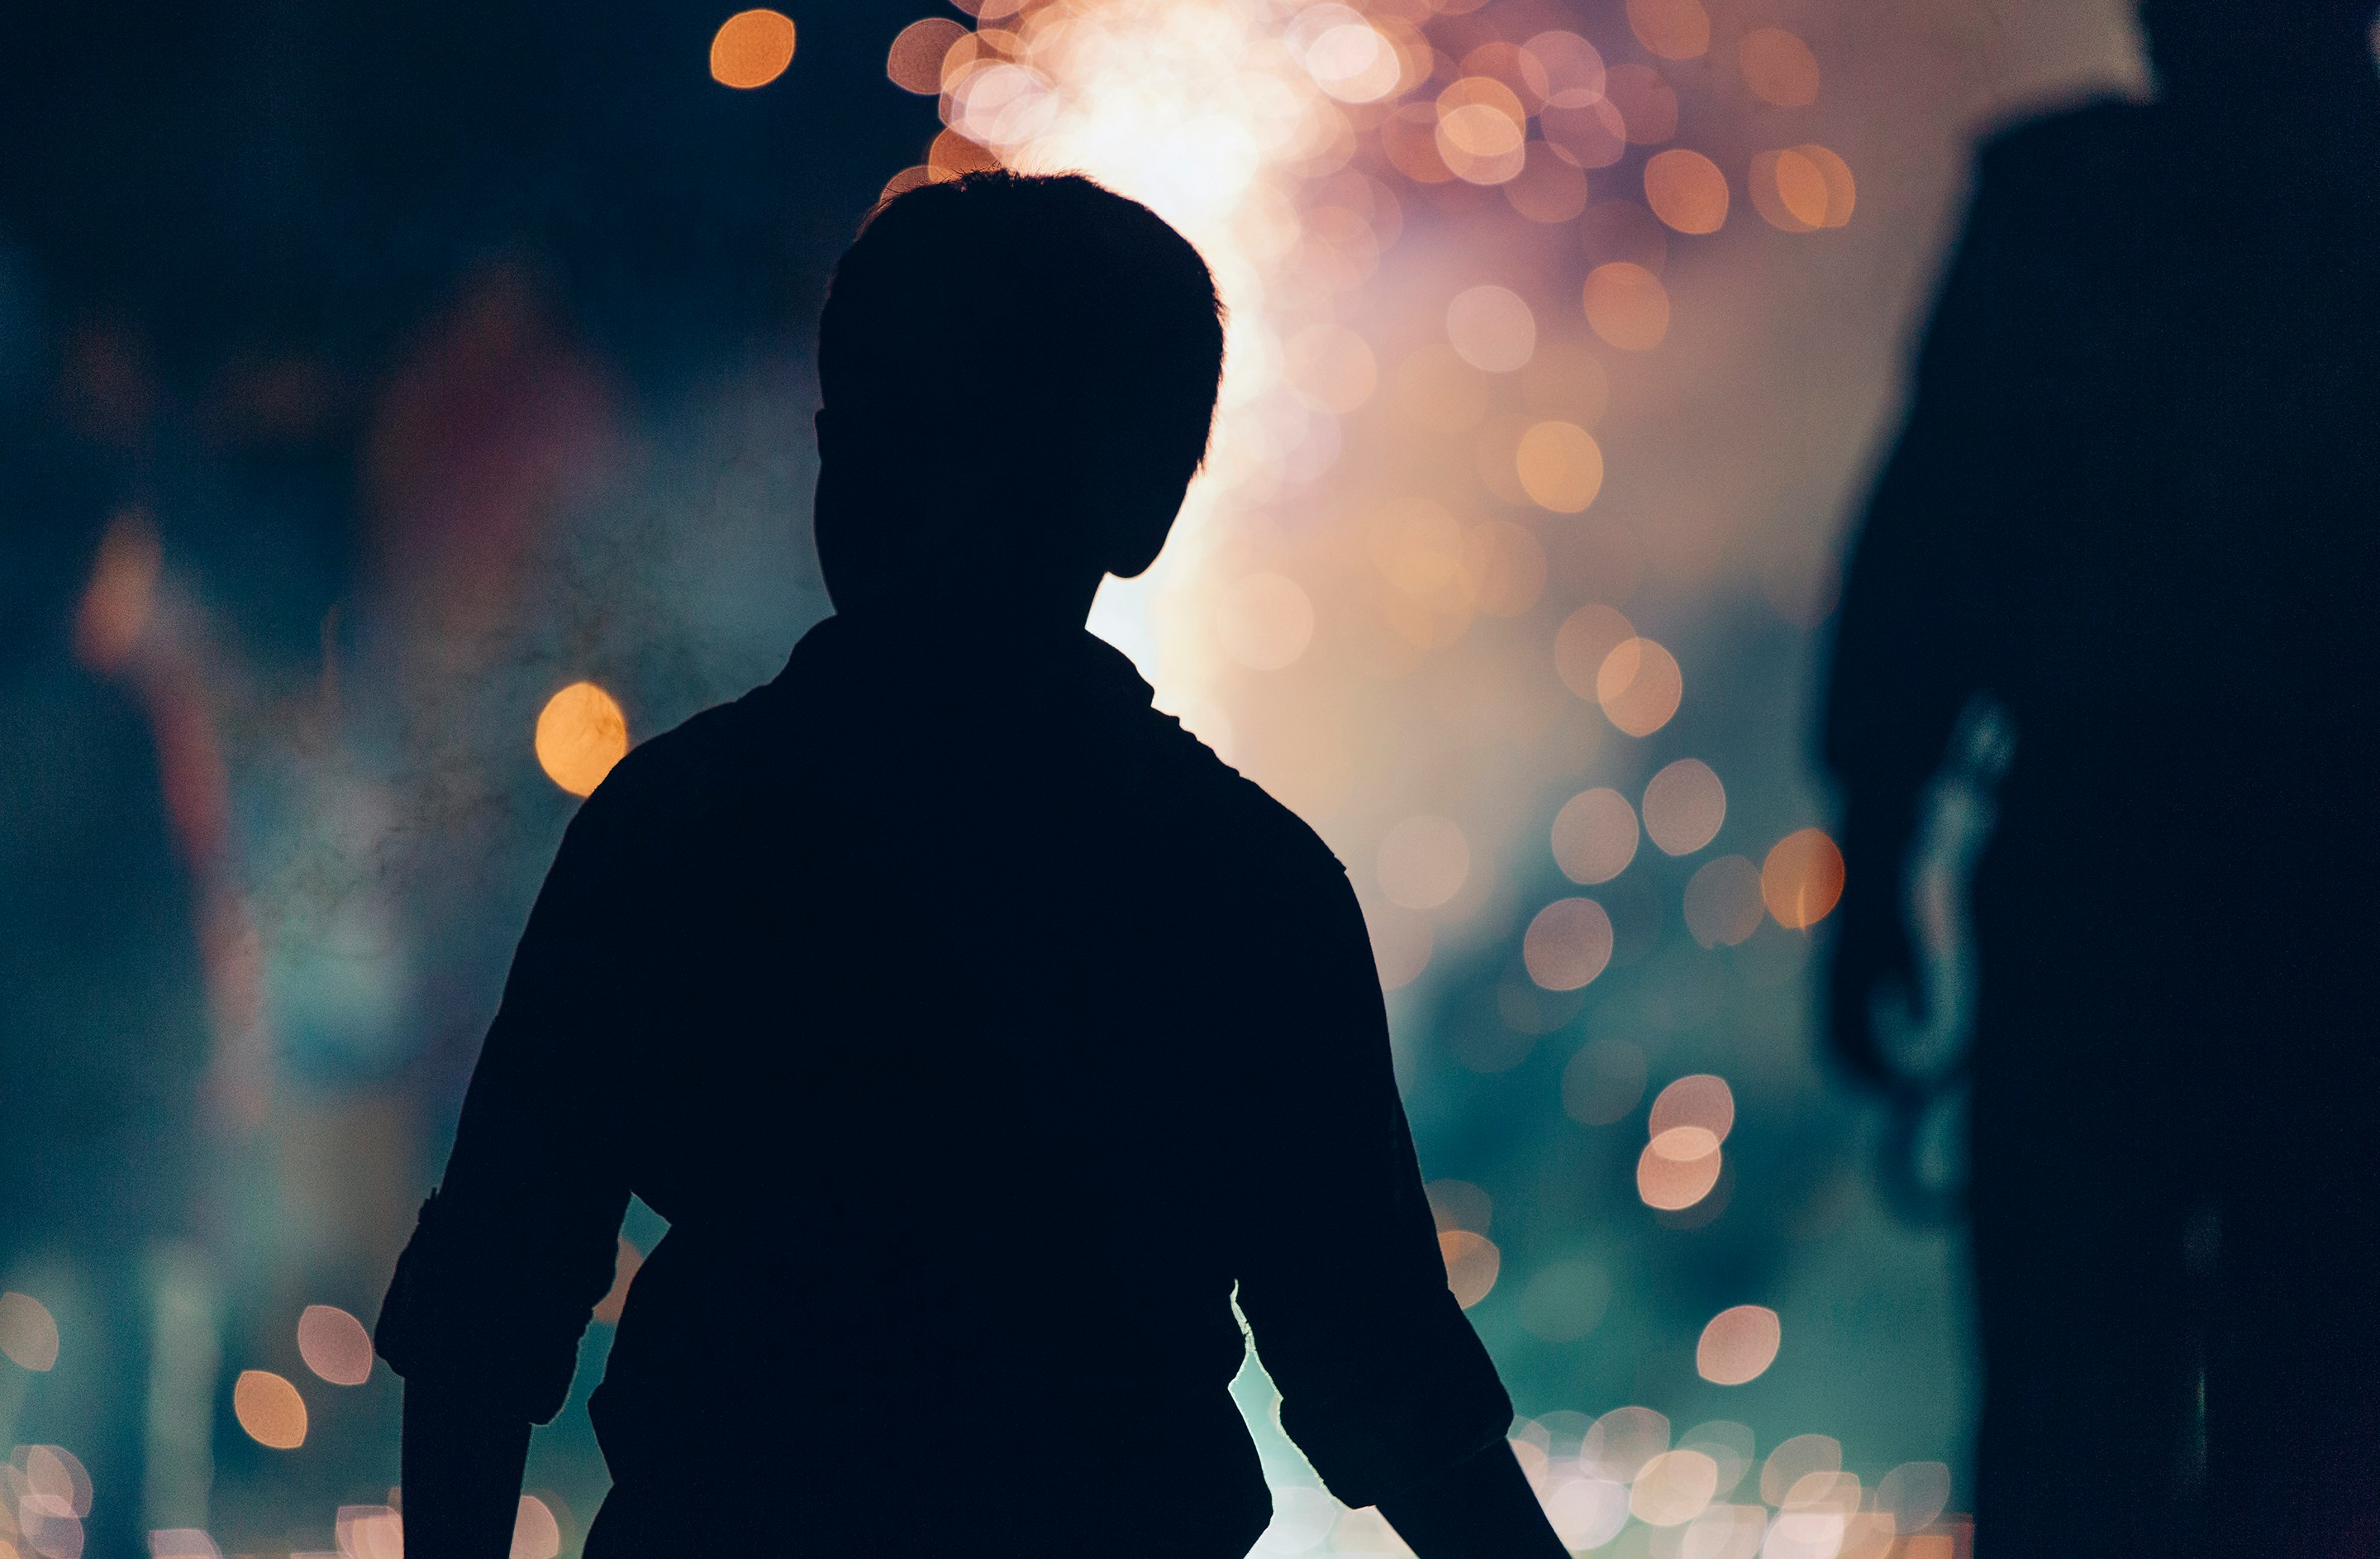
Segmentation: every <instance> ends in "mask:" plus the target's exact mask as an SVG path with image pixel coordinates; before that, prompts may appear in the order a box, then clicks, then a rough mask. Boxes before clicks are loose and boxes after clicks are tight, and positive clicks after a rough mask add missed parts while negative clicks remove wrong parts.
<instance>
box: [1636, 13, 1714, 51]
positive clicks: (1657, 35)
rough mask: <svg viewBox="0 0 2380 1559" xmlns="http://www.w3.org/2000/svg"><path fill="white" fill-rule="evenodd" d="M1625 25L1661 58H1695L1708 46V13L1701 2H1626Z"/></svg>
mask: <svg viewBox="0 0 2380 1559" xmlns="http://www.w3.org/2000/svg"><path fill="white" fill-rule="evenodd" d="M1628 25H1629V27H1630V28H1631V29H1632V30H1634V32H1635V34H1636V40H1637V42H1638V43H1643V44H1644V45H1645V48H1646V49H1648V50H1650V51H1651V52H1652V53H1654V54H1656V55H1659V56H1660V57H1661V58H1663V59H1694V58H1696V57H1698V56H1699V55H1702V54H1703V53H1704V52H1705V51H1706V50H1707V49H1708V48H1709V47H1710V38H1711V23H1710V13H1709V12H1708V11H1706V10H1704V9H1703V6H1702V0H1628Z"/></svg>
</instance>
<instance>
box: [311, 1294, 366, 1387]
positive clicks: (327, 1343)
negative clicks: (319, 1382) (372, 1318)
mask: <svg viewBox="0 0 2380 1559" xmlns="http://www.w3.org/2000/svg"><path fill="white" fill-rule="evenodd" d="M297 1357H298V1358H302V1359H304V1360H305V1361H306V1368H307V1369H309V1370H312V1371H314V1373H315V1374H317V1375H320V1376H321V1377H322V1379H324V1380H326V1381H328V1382H331V1383H332V1384H333V1385H334V1386H359V1385H361V1384H363V1383H364V1382H366V1381H368V1380H370V1379H371V1372H372V1342H371V1334H370V1333H368V1332H366V1331H365V1330H364V1323H363V1322H362V1321H358V1320H357V1319H356V1318H355V1317H354V1316H352V1315H349V1314H348V1313H347V1312H346V1311H345V1310H343V1309H339V1308H338V1307H337V1306H335V1305H308V1306H307V1307H306V1308H305V1309H304V1310H302V1311H300V1312H299V1313H298V1316H297Z"/></svg>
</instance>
